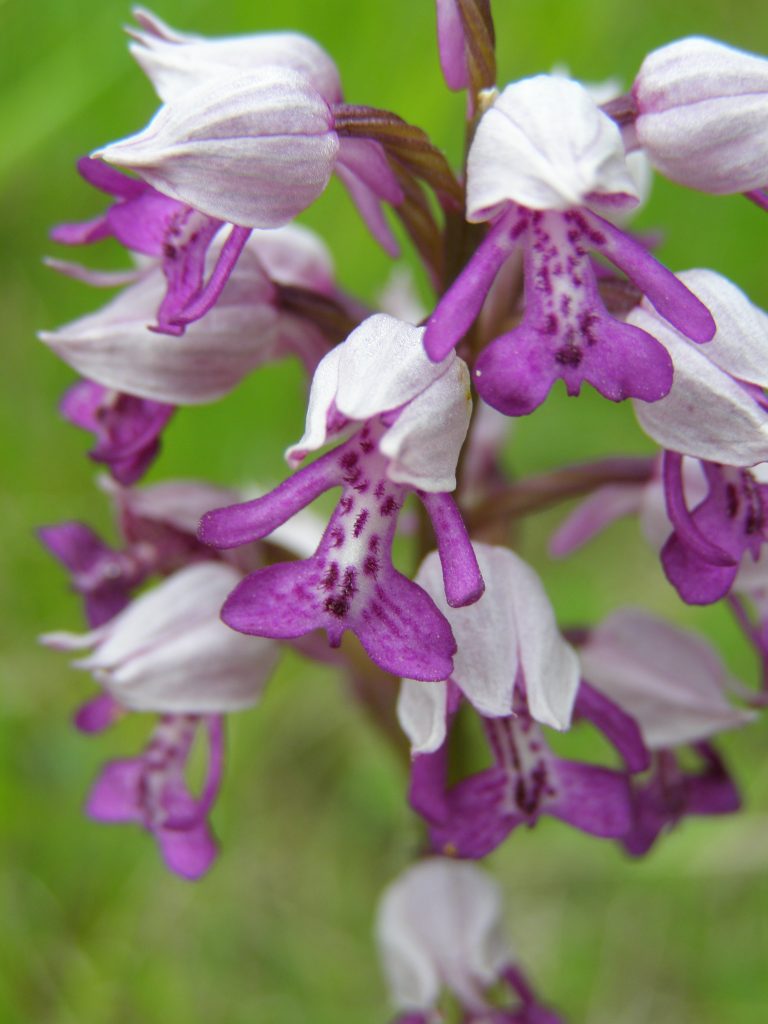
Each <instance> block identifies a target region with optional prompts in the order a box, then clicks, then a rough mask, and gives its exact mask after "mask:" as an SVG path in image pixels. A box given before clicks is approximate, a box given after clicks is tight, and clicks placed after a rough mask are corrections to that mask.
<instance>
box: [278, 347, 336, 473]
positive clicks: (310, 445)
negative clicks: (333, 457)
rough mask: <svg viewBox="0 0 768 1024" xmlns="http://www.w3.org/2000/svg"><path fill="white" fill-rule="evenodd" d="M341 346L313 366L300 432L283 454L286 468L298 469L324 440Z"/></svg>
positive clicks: (326, 438) (334, 388)
mask: <svg viewBox="0 0 768 1024" xmlns="http://www.w3.org/2000/svg"><path fill="white" fill-rule="evenodd" d="M341 349H342V346H341V345H337V346H336V348H332V349H331V351H330V352H329V353H328V355H327V356H323V358H322V359H321V360H320V362H319V363H318V364H317V369H316V370H315V375H314V377H313V378H312V386H311V388H310V389H309V402H308V405H307V420H306V424H305V426H304V433H303V434H302V436H301V437H300V438H299V440H298V441H297V442H296V444H293V445H291V447H290V448H288V449H287V450H286V452H285V458H286V461H287V462H288V465H289V466H298V464H299V463H300V462H301V461H302V459H303V458H304V457H305V456H306V455H307V454H308V453H309V452H316V451H317V450H318V448H322V447H323V445H324V444H325V442H326V441H327V440H328V414H329V412H330V411H331V408H332V406H333V403H334V401H335V399H336V393H337V391H338V387H339V363H340V362H341Z"/></svg>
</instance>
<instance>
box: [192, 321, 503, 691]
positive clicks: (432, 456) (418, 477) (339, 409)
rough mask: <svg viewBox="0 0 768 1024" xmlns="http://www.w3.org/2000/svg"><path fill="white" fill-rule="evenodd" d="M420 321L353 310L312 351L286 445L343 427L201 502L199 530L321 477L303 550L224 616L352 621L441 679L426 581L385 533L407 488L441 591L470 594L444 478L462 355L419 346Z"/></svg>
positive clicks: (255, 529) (245, 620) (214, 529)
mask: <svg viewBox="0 0 768 1024" xmlns="http://www.w3.org/2000/svg"><path fill="white" fill-rule="evenodd" d="M422 335H423V328H417V327H413V326H411V325H410V324H405V323H402V322H400V321H398V320H395V319H394V318H393V317H389V316H387V315H385V314H378V315H376V316H372V317H369V318H368V319H367V320H365V321H364V322H363V323H362V324H361V325H360V326H359V327H358V328H357V329H356V330H355V331H353V332H352V334H351V335H350V336H349V338H347V340H346V341H345V342H344V343H343V344H342V345H339V346H337V347H336V348H335V349H333V350H332V351H331V352H330V353H329V354H328V355H327V356H326V357H325V358H324V359H323V360H322V362H321V363H320V365H319V366H318V368H317V372H316V373H315V377H314V380H313V382H312V389H311V392H310V397H309V408H308V412H307V423H306V430H305V433H304V436H303V437H302V438H301V439H300V441H298V442H297V444H295V445H294V446H293V447H291V448H290V449H289V450H288V452H287V458H288V461H289V462H290V463H291V464H293V465H296V464H298V463H299V462H301V461H302V460H303V459H304V457H305V456H306V455H307V454H308V453H309V452H313V451H317V450H318V449H320V448H322V447H323V446H324V445H325V444H326V443H327V442H328V441H329V440H331V439H334V440H335V439H338V438H339V437H343V436H347V435H349V434H350V433H351V435H352V436H351V437H349V439H348V440H345V441H343V442H342V443H341V444H340V445H338V446H337V447H336V448H333V449H332V450H331V451H329V452H328V453H326V454H325V455H323V456H322V457H321V458H319V459H318V460H317V461H315V462H313V463H311V464H310V465H308V466H306V467H304V468H303V469H300V470H299V471H298V472H297V473H296V474H295V475H294V476H293V477H290V478H289V479H288V480H286V481H285V482H284V483H283V484H281V485H280V486H279V487H278V488H276V490H274V491H273V492H272V493H271V494H268V495H265V496H264V497H262V498H258V499H256V500H255V501H252V502H246V503H245V504H242V505H235V506H232V507H231V508H225V509H218V510H215V511H213V512H210V513H208V514H207V515H206V516H204V518H203V521H202V524H201V530H200V536H201V538H202V539H203V540H204V541H205V542H206V543H209V544H211V545H213V546H214V547H217V548H228V547H235V546H237V545H239V544H242V543H244V542H246V541H250V540H254V539H256V538H260V537H265V536H267V535H268V534H270V533H271V532H272V531H273V530H274V529H276V528H277V527H278V526H280V525H281V524H282V523H284V522H285V521H286V520H288V519H289V518H291V517H292V516H293V515H295V514H296V513H297V512H298V511H299V510H300V509H301V508H303V507H305V506H306V505H308V504H309V503H310V502H311V501H313V500H314V499H315V498H317V497H318V496H319V495H321V494H323V493H324V492H325V491H327V490H330V489H331V488H333V487H341V488H342V495H341V498H340V500H339V503H338V505H337V506H336V509H335V511H334V513H333V515H332V516H331V519H330V522H329V524H328V527H327V529H326V531H325V533H324V535H323V538H322V540H321V542H320V546H319V547H318V549H317V551H316V553H315V555H314V556H313V557H312V558H310V559H308V560H306V561H299V562H291V563H287V564H280V565H272V566H268V567H267V568H265V569H261V570H259V571H258V572H256V573H253V574H252V575H251V576H249V577H247V578H246V579H245V580H244V581H243V583H242V584H240V586H238V588H237V589H236V590H235V592H234V593H233V594H232V595H231V596H230V597H229V599H228V600H227V602H226V604H225V606H224V608H223V611H222V617H223V618H224V621H225V622H227V623H228V624H229V625H230V626H232V627H233V628H234V629H238V630H241V631H242V632H245V633H252V634H254V635H257V636H270V637H282V638H290V637H298V636H303V635H304V634H306V633H308V632H310V631H311V630H314V629H316V628H318V627H322V628H324V629H325V630H326V632H327V634H328V638H329V640H330V642H331V644H332V645H333V646H337V645H338V644H339V643H340V642H341V637H342V635H343V633H344V631H345V630H347V629H350V630H352V631H353V632H354V633H356V634H357V636H358V638H359V639H360V641H361V643H362V644H363V647H364V648H365V649H366V651H367V652H368V654H369V655H370V657H371V658H372V660H373V661H375V662H376V663H377V664H378V665H380V666H381V667H382V668H384V669H385V670H386V671H389V672H392V673H393V674H409V675H412V676H413V677H414V678H420V679H444V678H446V677H447V675H448V674H449V673H450V671H451V665H452V661H451V659H452V655H453V653H454V651H455V649H456V648H455V642H454V639H453V636H452V634H451V630H450V627H449V625H448V622H447V621H446V619H445V617H444V616H443V615H442V614H441V613H440V612H439V611H438V609H437V608H436V607H435V604H434V602H433V601H432V599H431V598H430V597H429V596H428V595H427V594H426V593H425V592H424V590H423V589H422V588H421V587H419V586H417V585H416V584H414V583H412V582H411V581H410V580H409V579H407V578H406V577H405V576H403V575H402V574H401V573H399V572H397V571H396V570H395V568H394V566H393V565H392V556H391V547H392V541H393V537H394V533H395V528H396V525H397V517H398V513H399V511H400V509H401V508H402V505H403V503H404V501H405V499H406V497H407V495H408V494H409V493H410V492H414V491H415V493H416V494H417V496H418V497H419V499H420V500H421V501H422V503H423V504H424V506H425V508H426V509H427V512H428V513H429V515H430V517H431V520H432V523H433V525H434V528H435V533H436V536H437V542H438V550H439V552H440V558H441V561H442V566H443V575H444V581H445V583H444V585H445V591H446V594H447V599H448V601H449V603H450V604H451V605H464V604H468V603H470V602H472V601H475V600H477V598H478V597H479V595H480V594H481V593H482V588H483V584H482V579H481V576H480V572H479V570H478V567H477V562H476V559H475V556H474V552H473V550H472V545H471V544H470V542H469V538H468V536H467V534H466V530H465V528H464V524H463V522H462V520H461V516H460V513H459V511H458V508H457V507H456V505H455V503H454V501H453V499H452V498H451V496H450V494H449V493H448V492H450V491H451V490H453V489H454V487H455V486H456V478H455V470H456V461H457V458H458V454H459V450H460V448H461V444H462V442H463V440H464V436H465V434H466V431H467V427H468V424H469V414H470V408H471V398H470V393H469V381H468V373H467V368H466V366H465V364H464V363H463V362H462V361H461V360H460V359H458V358H456V357H455V356H454V355H453V353H451V354H450V355H449V357H448V358H447V359H445V360H444V361H443V362H442V363H440V364H434V363H432V362H431V361H430V360H429V359H427V357H426V355H425V354H424V351H423V347H422Z"/></svg>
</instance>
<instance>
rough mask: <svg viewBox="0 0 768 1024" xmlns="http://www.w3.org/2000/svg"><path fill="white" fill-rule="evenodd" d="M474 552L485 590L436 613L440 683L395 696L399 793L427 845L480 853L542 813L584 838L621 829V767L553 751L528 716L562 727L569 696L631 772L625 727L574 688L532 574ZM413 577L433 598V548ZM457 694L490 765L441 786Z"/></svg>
mask: <svg viewBox="0 0 768 1024" xmlns="http://www.w3.org/2000/svg"><path fill="white" fill-rule="evenodd" d="M476 552H477V555H478V561H479V563H480V568H481V570H482V573H483V578H484V580H485V583H486V592H485V594H484V596H483V597H482V598H481V599H480V600H479V601H478V602H477V603H476V604H475V605H473V606H472V607H470V608H466V609H455V610H454V609H448V608H446V609H444V610H445V613H446V615H447V617H448V620H449V622H450V623H451V627H452V629H453V631H454V634H455V636H456V639H457V643H458V651H457V653H456V657H455V659H454V666H455V667H454V671H453V673H452V675H451V677H450V679H447V680H446V681H445V683H442V684H438V685H435V684H430V685H426V684H424V683H420V682H417V681H413V680H404V681H403V685H402V688H401V691H400V698H399V702H398V717H399V719H400V723H401V725H402V727H403V729H404V731H405V732H406V734H407V735H408V737H409V739H410V741H411V749H412V753H413V755H414V758H413V762H412V766H411V789H410V800H411V804H412V806H413V807H414V808H415V809H416V810H417V811H418V812H419V813H420V814H421V815H422V816H423V817H424V818H425V819H426V821H427V823H428V825H429V832H430V842H431V844H432V847H433V849H435V850H437V851H440V852H442V853H447V854H451V855H452V856H459V857H471V858H478V857H484V856H486V854H488V853H489V852H490V851H491V850H493V849H495V847H496V846H498V845H499V843H501V842H502V841H503V840H504V839H505V838H506V837H507V836H508V835H509V833H510V832H511V831H512V830H513V829H514V828H516V827H518V826H519V825H523V824H524V825H528V826H529V827H530V826H532V825H534V824H535V823H536V821H537V820H538V819H539V817H540V816H541V815H542V814H551V815H554V816H555V817H558V818H560V819H562V820H564V821H567V822H568V823H569V824H572V825H574V826H575V827H577V828H580V829H583V830H584V831H586V832H589V833H591V834H593V835H598V836H608V837H614V838H615V837H618V836H622V835H624V833H626V832H627V830H628V829H629V827H630V824H631V819H630V794H629V788H628V784H627V779H626V776H625V774H624V773H623V772H618V771H614V770H610V769H607V768H602V767H599V766H597V765H590V764H581V763H577V762H574V761H566V760H564V759H562V758H560V757H557V756H556V755H555V754H554V753H553V752H552V751H551V750H550V749H549V748H548V746H547V743H546V740H545V737H544V734H543V732H542V730H541V728H540V727H539V724H538V723H539V722H543V723H546V724H547V725H550V726H554V727H555V728H557V729H567V728H568V726H569V725H570V721H571V714H572V711H573V710H574V702H575V710H576V712H577V713H578V714H579V715H580V716H581V717H584V718H588V719H590V720H592V721H593V723H594V724H595V725H597V726H598V728H600V729H601V730H602V731H603V732H604V733H605V734H606V736H607V737H608V739H609V740H610V741H611V742H612V743H614V745H616V746H617V747H618V749H619V750H620V752H621V753H622V755H623V756H624V758H625V760H626V761H627V763H628V765H629V767H630V769H631V770H633V771H637V770H640V769H642V768H643V767H645V763H646V762H645V758H646V755H645V749H644V747H643V744H642V741H641V739H640V736H639V734H638V733H637V730H636V728H635V727H634V725H633V723H632V721H631V719H629V718H628V716H627V715H625V714H624V713H622V712H621V711H620V710H619V709H618V708H616V707H615V706H613V705H611V703H610V702H609V701H606V700H605V699H604V698H601V697H600V696H599V695H598V694H596V693H595V692H594V691H591V690H589V689H588V688H585V687H583V686H582V687H581V688H579V665H578V659H577V657H576V653H575V652H574V650H573V648H572V647H571V646H570V645H569V644H568V643H566V641H565V640H563V638H562V637H561V635H560V634H559V632H558V630H557V626H556V623H555V618H554V613H553V611H552V607H551V605H550V604H549V601H548V599H547V597H546V594H545V593H544V590H543V588H542V586H541V583H540V582H539V580H538V578H537V577H536V575H535V573H534V572H533V570H532V569H530V567H529V566H527V565H526V564H525V563H524V562H522V560H520V559H519V558H517V556H516V555H514V554H513V553H512V552H510V551H507V550H506V549H505V548H492V547H488V546H487V545H481V544H478V545H476ZM416 579H417V582H419V583H420V584H421V585H422V586H423V587H424V588H425V589H426V590H427V591H428V592H429V593H431V594H432V595H433V596H434V597H435V598H436V600H438V601H439V593H438V591H437V587H436V564H435V558H434V556H429V557H428V558H427V559H426V561H425V563H424V565H423V566H422V569H421V570H420V572H419V575H418V576H417V578H416ZM577 693H578V695H577ZM464 699H466V700H467V701H469V703H471V705H472V706H473V708H474V709H475V710H476V711H477V712H479V714H480V716H481V721H482V725H483V729H484V731H485V734H486V739H487V742H488V746H489V749H490V752H491V755H492V758H493V764H492V765H491V767H490V768H488V769H486V770H484V771H481V772H479V773H477V774H475V775H471V776H469V777H467V778H465V779H462V780H461V781H459V782H458V783H455V784H454V785H452V786H449V785H448V755H449V741H450V734H449V730H450V726H451V724H452V722H453V720H454V718H455V716H456V714H457V713H458V712H459V708H460V706H461V703H462V700H464Z"/></svg>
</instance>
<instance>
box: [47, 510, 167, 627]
mask: <svg viewBox="0 0 768 1024" xmlns="http://www.w3.org/2000/svg"><path fill="white" fill-rule="evenodd" d="M38 536H39V537H40V540H41V541H42V542H43V544H44V545H45V546H46V547H47V548H48V550H49V551H50V552H51V554H52V555H53V556H54V557H55V558H57V559H58V560H59V561H60V562H61V563H62V564H63V565H64V567H65V568H66V569H68V570H69V572H70V576H71V581H72V589H73V590H75V591H76V592H77V593H79V594H80V595H81V596H82V598H83V602H84V605H85V616H86V620H87V622H88V625H89V626H91V628H95V627H96V626H101V625H102V624H103V623H105V622H108V621H109V620H110V619H111V618H113V617H114V616H115V615H117V613H118V612H120V611H122V609H123V608H125V606H126V605H127V604H128V602H129V600H130V598H131V594H132V592H133V591H134V590H135V589H136V587H138V586H139V584H141V583H143V581H144V580H145V579H146V578H147V576H148V575H149V573H150V572H151V571H152V570H151V566H149V565H147V562H146V560H145V559H142V558H141V555H140V553H138V552H137V553H136V554H133V553H131V552H123V551H115V550H113V549H112V548H110V547H109V546H108V545H107V544H105V543H104V542H103V541H102V540H101V538H100V537H98V536H97V535H96V534H95V533H94V532H93V530H92V529H91V528H90V527H89V526H85V525H84V524H83V523H59V524H58V525H56V526H43V527H41V528H40V530H38Z"/></svg>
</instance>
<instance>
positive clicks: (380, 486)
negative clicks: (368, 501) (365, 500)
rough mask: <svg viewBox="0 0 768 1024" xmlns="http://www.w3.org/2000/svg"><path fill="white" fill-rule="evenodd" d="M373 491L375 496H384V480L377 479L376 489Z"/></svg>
mask: <svg viewBox="0 0 768 1024" xmlns="http://www.w3.org/2000/svg"><path fill="white" fill-rule="evenodd" d="M373 493H374V496H375V497H377V498H382V497H383V496H384V481H383V480H379V482H378V483H377V484H376V490H375V491H374V492H373Z"/></svg>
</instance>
